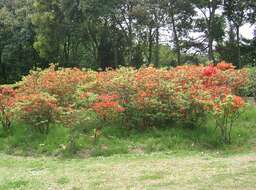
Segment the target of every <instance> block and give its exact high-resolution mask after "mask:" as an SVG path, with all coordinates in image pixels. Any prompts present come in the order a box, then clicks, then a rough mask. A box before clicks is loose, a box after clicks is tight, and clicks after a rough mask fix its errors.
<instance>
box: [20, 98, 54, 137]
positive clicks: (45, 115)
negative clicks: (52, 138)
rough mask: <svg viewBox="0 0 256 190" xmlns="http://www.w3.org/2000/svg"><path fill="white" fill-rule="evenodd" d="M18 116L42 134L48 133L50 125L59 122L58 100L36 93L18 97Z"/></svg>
mask: <svg viewBox="0 0 256 190" xmlns="http://www.w3.org/2000/svg"><path fill="white" fill-rule="evenodd" d="M16 110H17V112H18V116H19V118H20V119H21V120H23V121H24V122H25V123H27V124H28V125H30V126H32V127H34V128H36V129H38V130H39V131H40V132H41V133H48V131H49V127H50V124H52V123H54V122H56V121H57V118H58V114H59V108H58V102H57V100H56V99H55V98H54V97H52V96H50V95H49V94H46V93H34V94H30V95H23V96H19V97H17V103H16Z"/></svg>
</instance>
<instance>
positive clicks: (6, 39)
mask: <svg viewBox="0 0 256 190" xmlns="http://www.w3.org/2000/svg"><path fill="white" fill-rule="evenodd" d="M255 7H256V5H255V1H254V0H248V1H237V0H236V1H224V4H223V1H220V0H212V1H208V0H207V1H206V0H200V1H198V0H183V1H174V0H171V1H170V0H161V1H160V0H158V1H152V0H140V1H138V0H108V1H100V0H76V1H74V0H1V1H0V83H12V82H13V81H17V80H18V79H20V78H21V76H23V75H24V74H27V73H28V71H29V70H30V69H31V68H33V67H36V68H38V67H40V68H45V67H47V66H48V65H49V63H59V64H60V66H62V67H74V66H76V67H83V68H84V67H85V68H92V69H98V68H102V69H105V68H107V67H113V68H116V67H117V66H119V65H128V66H135V67H140V66H141V65H143V64H154V65H155V66H176V65H180V64H183V63H199V62H200V63H202V61H206V60H210V61H218V60H219V59H222V60H223V59H224V60H226V61H228V62H232V63H234V64H235V65H236V66H238V67H242V66H245V65H255V39H252V40H249V39H243V38H241V32H240V30H239V29H240V27H241V26H243V25H244V24H246V23H251V24H252V25H253V24H255ZM227 30H230V32H229V33H228V34H225V31H227ZM167 34H168V35H167ZM197 34H198V35H197ZM166 35H167V36H166Z"/></svg>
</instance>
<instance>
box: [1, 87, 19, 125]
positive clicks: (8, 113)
mask: <svg viewBox="0 0 256 190" xmlns="http://www.w3.org/2000/svg"><path fill="white" fill-rule="evenodd" d="M15 95H16V93H15V91H14V90H13V88H11V87H0V121H1V124H2V126H3V128H4V129H10V128H11V124H12V120H13V115H14V113H13V110H12V109H13V107H14V102H15Z"/></svg>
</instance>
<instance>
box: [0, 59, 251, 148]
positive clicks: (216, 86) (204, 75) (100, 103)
mask: <svg viewBox="0 0 256 190" xmlns="http://www.w3.org/2000/svg"><path fill="white" fill-rule="evenodd" d="M248 75H249V74H248V69H241V70H236V69H235V68H234V66H233V65H232V64H228V63H225V62H221V63H219V64H217V65H208V66H203V65H198V66H195V65H190V66H188V65H185V66H178V67H176V68H170V69H165V68H162V69H157V68H154V67H151V66H149V67H142V68H140V69H134V68H120V69H116V70H107V71H102V72H94V71H82V70H79V69H76V68H74V69H63V68H57V67H56V66H54V65H51V67H50V68H48V69H46V70H43V71H41V70H36V71H32V72H31V74H30V75H28V76H26V77H24V79H23V80H22V81H21V82H19V83H18V85H16V86H17V87H16V89H12V88H10V87H8V88H2V89H1V90H0V113H1V115H0V119H1V121H2V123H3V127H10V124H9V123H11V119H12V118H14V117H13V116H12V114H14V115H15V118H16V120H21V121H22V122H23V123H25V124H27V125H29V126H31V127H34V128H37V129H38V130H39V131H40V132H41V133H47V132H48V131H49V129H50V126H51V125H52V124H54V123H59V124H62V125H64V126H66V127H68V128H76V127H79V126H81V125H86V122H87V121H90V120H99V121H100V123H101V124H100V126H95V127H94V131H95V133H99V131H100V130H101V128H102V127H104V125H105V124H106V123H107V124H109V123H111V122H120V123H121V125H122V127H125V128H127V129H134V128H135V129H140V130H145V129H150V128H156V127H159V126H160V125H159V124H160V123H162V124H164V123H165V124H167V125H168V123H179V124H182V125H183V126H187V127H189V128H192V129H193V128H195V127H197V126H200V124H202V123H203V122H205V121H206V120H207V119H208V118H209V117H211V118H214V119H215V120H216V127H218V128H219V129H220V132H221V136H222V141H223V142H224V143H230V142H231V129H232V128H233V126H234V121H235V119H236V118H237V117H238V116H239V113H240V112H241V110H242V108H243V107H244V106H245V102H244V101H243V99H242V98H240V97H239V96H237V94H238V91H239V89H240V88H241V87H243V86H246V85H247V84H248V81H247V79H248ZM9 110H10V111H9ZM13 110H15V111H13ZM9 113H12V114H9ZM82 121H83V122H82ZM81 123H83V124H81ZM104 123H105V124H104ZM95 135H97V134H95Z"/></svg>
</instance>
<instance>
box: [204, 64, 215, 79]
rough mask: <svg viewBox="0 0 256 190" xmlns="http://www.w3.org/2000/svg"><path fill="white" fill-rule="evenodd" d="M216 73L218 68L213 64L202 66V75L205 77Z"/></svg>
mask: <svg viewBox="0 0 256 190" xmlns="http://www.w3.org/2000/svg"><path fill="white" fill-rule="evenodd" d="M217 73H218V69H217V68H216V67H214V66H213V65H209V66H208V67H206V68H204V70H203V75H204V76H206V77H212V76H215V75H216V74H217Z"/></svg>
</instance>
